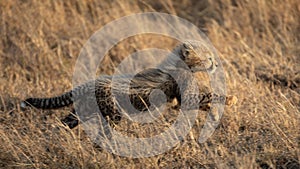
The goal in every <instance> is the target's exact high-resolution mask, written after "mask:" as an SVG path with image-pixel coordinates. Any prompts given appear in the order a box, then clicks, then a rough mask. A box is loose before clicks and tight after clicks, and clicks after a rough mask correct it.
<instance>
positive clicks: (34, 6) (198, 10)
mask: <svg viewBox="0 0 300 169" xmlns="http://www.w3.org/2000/svg"><path fill="white" fill-rule="evenodd" d="M151 11H157V12H166V13H170V14H175V15H178V16H179V17H182V18H184V19H187V20H188V21H190V22H192V23H194V24H195V25H197V26H198V27H199V28H200V29H201V30H202V31H203V32H205V33H206V34H207V36H208V37H209V38H210V40H211V41H212V43H213V45H214V46H215V47H216V49H217V50H218V52H219V55H220V57H221V59H222V64H223V66H224V69H225V75H226V81H227V90H228V93H229V94H232V95H236V96H238V98H239V102H238V104H237V105H236V106H234V107H232V108H226V111H225V113H224V115H223V117H222V119H221V123H220V125H219V127H218V128H217V130H216V131H215V133H214V135H213V136H212V137H211V138H209V140H208V141H207V142H205V143H204V144H199V143H198V142H197V135H199V129H200V128H201V126H202V125H203V121H204V120H203V119H204V118H205V116H204V115H199V119H198V121H197V122H196V125H195V127H194V128H193V130H192V131H191V132H190V134H189V135H188V136H187V138H186V139H185V141H183V142H181V143H180V144H179V145H177V146H175V147H174V148H173V149H171V150H170V151H168V152H166V153H164V154H161V155H157V156H154V157H149V158H139V159H132V158H126V157H119V156H115V155H112V154H110V153H108V152H106V151H104V150H101V149H99V148H97V147H95V146H94V144H93V143H92V142H91V141H90V140H89V138H88V137H86V136H85V135H84V131H82V128H81V127H80V126H79V127H77V128H76V129H74V130H68V129H66V130H60V132H56V130H55V127H56V126H61V127H62V124H61V123H60V120H59V119H61V118H62V117H63V116H64V115H66V114H68V113H69V111H70V110H69V109H68V108H66V109H63V110H53V111H42V110H36V109H32V110H27V111H21V110H20V107H19V102H20V100H22V99H24V98H26V97H29V96H40V97H45V96H53V95H57V94H60V93H62V92H64V91H67V90H69V89H71V88H72V75H73V69H74V66H75V62H76V59H77V57H78V54H79V52H80V49H81V48H82V46H83V45H84V43H85V42H86V41H87V40H88V38H89V37H90V36H91V35H92V34H93V33H94V32H95V31H97V30H98V29H100V28H101V27H102V26H103V25H105V24H106V23H109V22H110V21H113V20H114V19H117V18H120V17H122V16H125V15H129V14H134V13H140V12H151ZM0 16H1V20H0V21H1V23H0V35H1V40H0V70H1V71H0V84H1V85H0V167H1V168H7V167H9V168H133V167H134V168H144V167H150V168H182V167H186V168H189V167H192V166H193V167H194V168H300V162H299V161H300V130H299V129H300V114H299V110H300V96H299V94H300V66H299V65H300V43H299V41H300V3H299V2H298V0H289V1H280V0H270V1H260V0H252V1H246V0H243V1H236V0H214V1H212V0H202V1H196V0H191V1H189V0H183V1H170V0H167V1H162V2H158V1H157V2H154V1H150V0H144V1H122V0H121V1H110V2H109V1H93V0H87V1H79V0H78V1H77V0H67V1H52V0H45V1H38V0H31V1H29V0H28V1H17V0H11V1H0ZM174 44H175V43H174V42H173V40H170V39H168V38H166V37H159V36H150V35H143V36H136V37H132V38H128V39H126V40H124V41H122V42H120V44H118V45H117V46H116V47H115V48H114V49H112V50H111V51H110V52H109V53H108V56H109V57H106V58H105V60H104V62H103V64H102V65H101V66H100V67H99V72H100V73H101V74H111V73H113V67H114V65H117V64H118V63H120V61H122V59H124V58H125V57H126V56H127V55H128V54H130V53H132V52H134V51H136V50H139V49H143V48H147V47H152V48H155V47H159V48H168V49H171V48H172V47H173V46H174Z"/></svg>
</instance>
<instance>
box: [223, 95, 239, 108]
mask: <svg viewBox="0 0 300 169" xmlns="http://www.w3.org/2000/svg"><path fill="white" fill-rule="evenodd" d="M237 102H238V98H237V97H236V96H232V95H229V96H226V102H225V104H226V105H227V106H233V105H235V104H236V103H237Z"/></svg>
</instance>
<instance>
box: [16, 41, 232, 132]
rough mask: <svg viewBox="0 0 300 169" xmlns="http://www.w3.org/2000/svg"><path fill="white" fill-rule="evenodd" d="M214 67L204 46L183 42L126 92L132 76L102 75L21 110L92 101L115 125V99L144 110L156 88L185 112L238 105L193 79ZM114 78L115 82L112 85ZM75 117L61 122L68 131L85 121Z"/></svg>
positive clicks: (34, 100) (28, 102)
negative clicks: (186, 109) (126, 99)
mask: <svg viewBox="0 0 300 169" xmlns="http://www.w3.org/2000/svg"><path fill="white" fill-rule="evenodd" d="M217 67H218V63H217V61H216V60H215V58H214V54H213V53H212V51H211V50H210V49H209V48H208V47H207V46H206V45H205V44H202V43H199V42H194V41H186V42H183V43H181V44H179V45H178V46H176V47H175V48H174V49H173V51H172V52H170V54H168V56H167V57H166V59H165V60H164V61H163V62H162V63H161V64H160V65H159V68H150V69H146V70H144V71H142V72H140V73H138V74H136V75H135V76H134V77H133V78H131V79H130V85H129V86H130V87H129V89H126V88H125V87H124V85H123V84H124V83H126V81H128V79H129V78H130V77H132V76H128V75H118V76H117V77H113V76H108V75H104V76H100V77H98V78H97V79H95V80H91V81H89V82H87V83H85V84H82V85H80V86H77V87H75V88H73V89H72V90H70V91H68V92H66V93H64V94H62V95H60V96H56V97H50V98H28V99H26V100H25V101H22V102H21V107H22V108H24V107H27V106H33V107H35V108H39V109H56V108H61V107H65V106H68V105H70V104H73V103H74V104H75V105H76V104H78V105H85V107H89V105H88V104H89V103H90V101H89V100H93V98H94V100H95V101H96V103H97V106H98V108H99V111H100V112H101V114H102V115H103V116H104V117H106V118H109V119H111V120H113V121H114V122H118V121H120V119H121V113H120V108H119V107H118V106H119V105H120V104H118V103H117V101H116V100H118V98H116V96H119V98H126V97H127V98H129V100H130V104H131V105H132V106H133V107H134V108H135V109H136V110H138V111H147V109H148V108H149V107H150V106H151V99H150V98H149V97H150V95H151V93H152V91H154V90H156V89H158V90H160V91H162V92H163V93H164V95H165V97H166V101H167V102H172V101H173V100H174V99H176V100H177V102H178V104H179V107H180V106H181V103H187V104H185V105H188V106H185V108H188V109H194V110H197V109H199V110H204V111H207V110H209V109H210V108H211V105H212V103H216V102H218V103H222V104H226V105H228V106H231V105H234V104H236V102H237V98H236V97H235V96H222V95H219V94H216V93H212V92H210V91H205V90H204V91H203V90H202V89H201V86H199V84H197V80H196V79H195V78H194V77H193V74H194V73H197V72H209V73H213V72H214V71H215V70H216V69H217ZM113 78H114V79H118V80H117V81H116V82H112V81H113ZM200 85H201V84H200ZM194 93H195V94H194ZM91 102H92V101H91ZM159 104H160V103H157V105H155V106H160V105H159ZM122 109H123V108H122ZM123 110H124V109H123ZM86 111H88V110H86ZM125 111H130V110H125ZM74 114H76V113H74ZM74 114H73V113H72V114H69V115H68V116H67V117H66V118H65V119H63V120H62V122H63V123H64V124H66V125H67V126H69V127H70V128H74V127H75V126H77V125H78V124H79V120H81V121H84V119H78V118H77V116H76V115H74Z"/></svg>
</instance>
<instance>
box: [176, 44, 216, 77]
mask: <svg viewBox="0 0 300 169" xmlns="http://www.w3.org/2000/svg"><path fill="white" fill-rule="evenodd" d="M179 54H180V57H181V59H182V60H183V61H184V62H185V63H186V64H187V66H188V67H189V68H190V69H191V71H192V72H198V71H208V72H210V73H213V72H214V71H215V70H216V69H217V67H218V63H217V61H216V60H215V58H214V53H213V52H212V51H211V50H210V49H209V48H208V47H207V46H205V44H202V43H201V42H196V41H195V42H194V41H186V42H183V43H182V44H181V45H180V51H179Z"/></svg>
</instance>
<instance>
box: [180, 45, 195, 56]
mask: <svg viewBox="0 0 300 169" xmlns="http://www.w3.org/2000/svg"><path fill="white" fill-rule="evenodd" d="M182 46H183V47H182V48H181V53H182V56H183V59H185V58H187V57H188V56H189V54H190V53H191V52H192V51H193V50H194V48H193V46H192V45H191V44H190V43H183V44H182Z"/></svg>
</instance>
